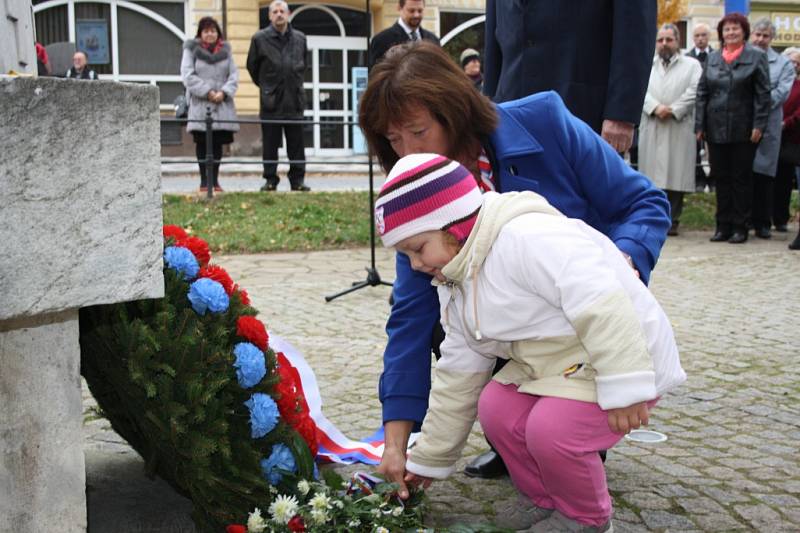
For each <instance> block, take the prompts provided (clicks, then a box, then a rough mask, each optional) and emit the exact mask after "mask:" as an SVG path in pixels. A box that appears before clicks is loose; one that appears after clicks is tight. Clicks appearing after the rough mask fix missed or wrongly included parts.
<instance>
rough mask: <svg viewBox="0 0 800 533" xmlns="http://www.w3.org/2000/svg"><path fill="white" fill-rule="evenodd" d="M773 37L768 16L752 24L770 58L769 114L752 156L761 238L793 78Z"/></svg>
mask: <svg viewBox="0 0 800 533" xmlns="http://www.w3.org/2000/svg"><path fill="white" fill-rule="evenodd" d="M774 37H775V26H773V24H772V22H771V21H770V20H769V19H768V18H762V19H759V20H757V21H756V22H755V23H754V24H753V33H752V35H751V36H750V41H751V42H752V43H753V44H754V45H755V46H757V47H758V48H760V49H761V50H763V51H764V52H766V54H767V61H769V89H770V91H769V93H770V108H769V116H768V117H767V127H766V129H765V130H764V136H763V137H762V138H761V142H760V143H758V149H757V150H756V157H755V159H754V160H753V211H752V224H753V231H754V232H755V234H756V237H759V238H761V239H769V238H770V237H771V236H772V234H771V232H770V227H771V226H772V196H773V188H774V183H775V174H776V172H777V170H778V153H779V152H780V149H781V131H782V128H783V104H784V102H786V99H787V98H789V92H791V90H792V84H794V78H795V73H794V66H793V65H792V63H791V62H790V61H789V60H788V59H787V58H786V57H784V56H782V55H780V54H779V53H778V52H776V51H775V50H773V49H772V47H771V46H770V44H771V43H772V39H773V38H774Z"/></svg>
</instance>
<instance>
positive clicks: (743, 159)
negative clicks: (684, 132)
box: [708, 141, 756, 233]
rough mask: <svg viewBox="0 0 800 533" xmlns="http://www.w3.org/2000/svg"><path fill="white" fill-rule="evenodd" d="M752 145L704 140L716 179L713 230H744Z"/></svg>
mask: <svg viewBox="0 0 800 533" xmlns="http://www.w3.org/2000/svg"><path fill="white" fill-rule="evenodd" d="M755 155H756V145H755V144H754V143H751V142H750V141H747V142H739V143H725V144H720V143H711V142H710V143H708V160H709V162H710V163H711V174H712V175H713V176H714V179H715V181H716V182H717V189H716V192H717V214H716V219H717V230H718V231H722V232H724V233H730V232H731V231H739V232H741V233H746V232H747V222H748V221H749V220H750V212H751V209H752V205H753V158H754V157H755Z"/></svg>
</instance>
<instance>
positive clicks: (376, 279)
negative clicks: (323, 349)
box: [325, 0, 392, 302]
mask: <svg viewBox="0 0 800 533" xmlns="http://www.w3.org/2000/svg"><path fill="white" fill-rule="evenodd" d="M366 4H367V10H366V12H365V17H366V19H367V20H366V22H367V24H366V27H367V57H369V44H370V35H371V33H372V30H371V29H370V28H371V27H372V24H371V20H370V10H369V0H366ZM367 61H369V60H367ZM367 158H368V160H369V251H370V263H369V266H368V267H366V271H367V279H366V280H364V281H354V282H353V285H352V287H350V288H349V289H345V290H343V291H340V292H337V293H336V294H331V295H330V296H326V297H325V301H326V302H330V301H331V300H335V299H336V298H338V297H339V296H344V295H345V294H349V293H351V292H354V291H357V290H358V289H363V288H364V287H377V286H379V285H387V286H389V287H391V286H392V284H391V283H389V282H388V281H383V280H382V279H381V275H380V274H379V273H378V269H377V267H376V266H375V222H374V221H373V219H372V217H373V216H374V213H373V212H372V210H373V207H374V205H375V191H374V189H373V186H374V174H373V169H372V155H371V154H369V153H368V154H367Z"/></svg>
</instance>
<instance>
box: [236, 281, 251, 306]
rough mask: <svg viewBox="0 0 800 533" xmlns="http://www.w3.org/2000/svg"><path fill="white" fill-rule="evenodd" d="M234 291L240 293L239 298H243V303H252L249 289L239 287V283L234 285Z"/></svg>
mask: <svg viewBox="0 0 800 533" xmlns="http://www.w3.org/2000/svg"><path fill="white" fill-rule="evenodd" d="M233 292H236V293H239V300H241V302H242V305H250V297H249V296H248V295H247V291H246V290H244V289H242V288H241V287H239V285H238V284H236V285H234V286H233Z"/></svg>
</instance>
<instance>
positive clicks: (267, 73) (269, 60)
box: [247, 0, 310, 191]
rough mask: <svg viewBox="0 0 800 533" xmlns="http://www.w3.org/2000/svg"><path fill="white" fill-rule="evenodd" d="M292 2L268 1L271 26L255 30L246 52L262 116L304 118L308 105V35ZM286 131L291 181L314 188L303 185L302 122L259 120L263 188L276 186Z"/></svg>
mask: <svg viewBox="0 0 800 533" xmlns="http://www.w3.org/2000/svg"><path fill="white" fill-rule="evenodd" d="M289 14H290V13H289V5H288V4H287V3H286V2H284V1H283V0H274V1H273V2H272V3H270V5H269V21H270V25H269V26H267V27H266V28H264V29H263V30H260V31H258V32H256V34H255V35H253V39H252V40H251V41H250V51H249V52H248V53H247V71H248V72H249V73H250V78H252V80H253V83H255V84H256V85H258V87H259V89H260V91H259V92H260V95H261V115H260V116H261V118H262V119H264V120H269V119H286V120H290V121H300V120H302V119H303V110H304V109H305V92H304V89H303V75H304V73H305V70H306V36H305V35H304V34H303V33H302V32H300V31H298V30H296V29H294V28H292V26H291V24H289ZM283 134H285V135H286V154H287V155H288V156H289V160H290V161H294V162H293V163H291V164H290V166H289V174H288V177H289V184H290V185H291V189H292V190H293V191H308V190H310V189H309V188H308V187H307V186H306V185H304V184H303V181H304V180H305V173H306V166H305V163H298V162H297V161H305V158H306V156H305V147H304V145H303V125H302V124H300V123H283V124H261V135H262V148H263V157H264V160H265V161H273V162H271V163H264V179H265V180H266V181H267V183H266V185H264V186H263V187H262V188H261V190H262V191H274V190H276V189H277V188H278V182H279V181H280V178H279V177H278V164H277V163H276V162H275V161H277V159H278V147H279V146H280V144H281V136H282V135H283Z"/></svg>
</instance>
